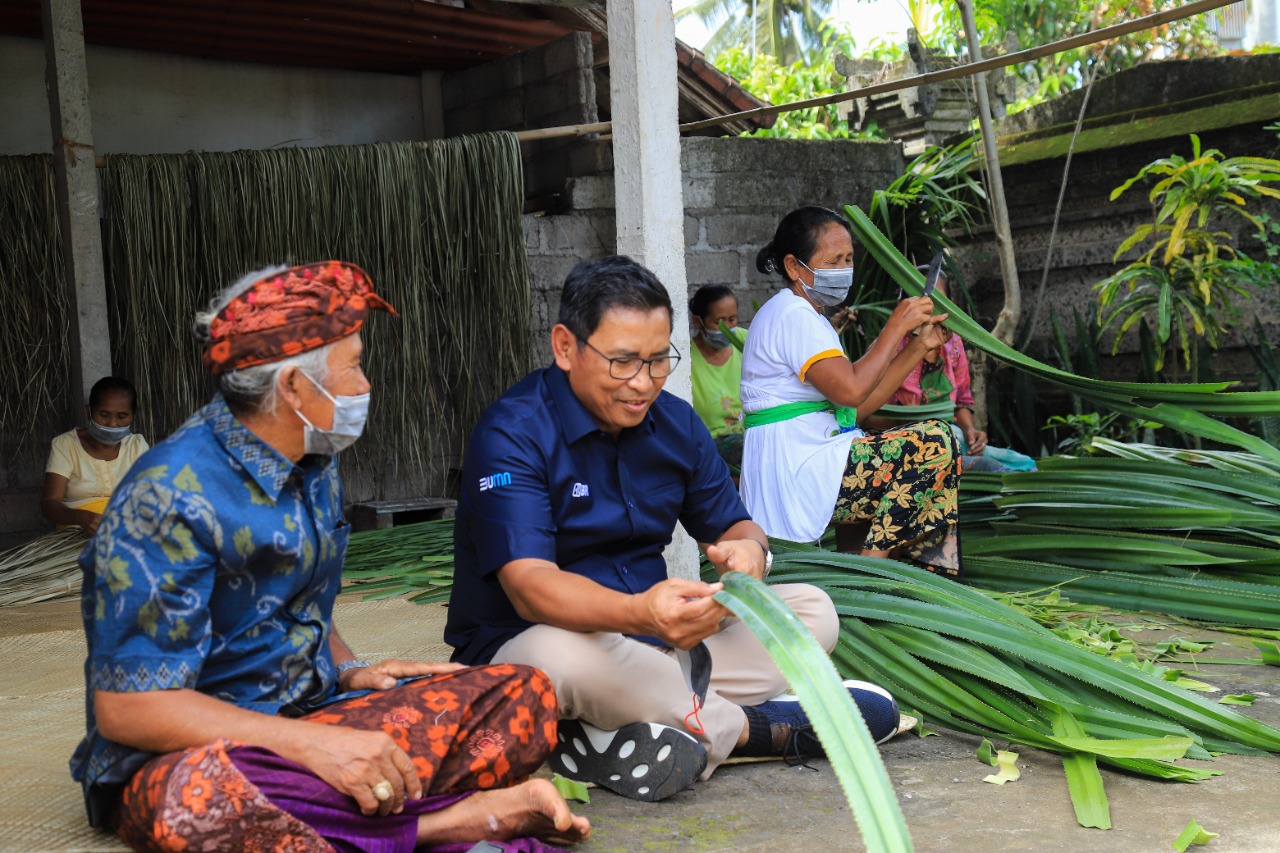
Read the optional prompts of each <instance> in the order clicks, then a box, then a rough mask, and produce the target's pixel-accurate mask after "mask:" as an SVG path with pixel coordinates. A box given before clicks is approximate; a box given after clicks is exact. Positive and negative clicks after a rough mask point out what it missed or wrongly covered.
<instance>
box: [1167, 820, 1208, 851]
mask: <svg viewBox="0 0 1280 853" xmlns="http://www.w3.org/2000/svg"><path fill="white" fill-rule="evenodd" d="M1217 837H1218V833H1216V832H1209V831H1208V830H1207V829H1205V828H1204V827H1203V826H1201V825H1200V824H1198V823H1196V822H1195V821H1194V820H1193V821H1191V822H1190V823H1188V824H1187V828H1186V829H1184V830H1182V834H1181V835H1179V836H1178V837H1177V838H1176V839H1175V840H1174V842H1173V849H1174V850H1177V851H1178V853H1186V850H1187V848H1188V847H1190V846H1191V845H1192V844H1208V843H1209V839H1210V838H1217Z"/></svg>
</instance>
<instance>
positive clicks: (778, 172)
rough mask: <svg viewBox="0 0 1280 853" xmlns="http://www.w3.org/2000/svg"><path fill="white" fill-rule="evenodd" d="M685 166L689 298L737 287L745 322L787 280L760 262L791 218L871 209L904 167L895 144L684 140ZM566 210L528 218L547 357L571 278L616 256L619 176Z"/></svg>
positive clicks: (578, 182) (539, 333) (596, 181)
mask: <svg viewBox="0 0 1280 853" xmlns="http://www.w3.org/2000/svg"><path fill="white" fill-rule="evenodd" d="M595 144H597V145H607V143H604V142H598V143H595ZM681 166H682V170H683V174H684V181H683V196H684V209H685V217H684V228H685V231H684V242H685V271H686V274H687V276H688V282H689V291H690V292H691V293H692V292H693V291H694V290H696V289H697V288H698V287H699V286H701V285H704V284H728V285H731V286H732V287H733V288H734V289H735V290H736V291H737V293H738V303H739V309H740V314H739V316H740V318H741V319H742V320H744V321H749V320H750V318H751V316H752V314H753V313H754V311H753V310H752V300H756V301H759V302H761V303H763V302H764V301H765V300H767V299H768V298H769V297H770V296H772V295H773V294H774V293H775V292H776V291H777V289H778V286H779V283H780V281H781V279H779V278H778V277H777V276H766V275H764V274H762V273H758V272H756V266H755V260H756V254H757V253H758V252H759V251H760V249H761V247H763V246H764V244H765V243H767V242H768V241H769V240H770V239H771V238H772V237H773V232H774V229H775V228H776V227H777V224H778V221H779V220H780V219H781V218H782V217H783V215H784V214H786V213H787V212H788V211H790V210H792V209H794V208H796V207H799V206H800V205H803V204H821V205H826V206H828V207H833V208H837V209H839V208H840V207H841V206H842V205H844V204H850V203H856V204H860V205H864V206H865V205H866V204H867V203H869V201H870V199H871V194H872V192H873V191H874V190H876V189H878V188H880V187H883V186H885V185H886V184H888V183H889V182H890V181H892V180H893V179H894V178H895V177H897V176H898V175H899V174H901V172H902V166H903V163H902V153H901V149H900V147H899V146H898V144H897V143H893V142H867V141H862V140H841V141H832V142H815V141H808V140H780V139H738V138H713V137H691V138H688V139H684V140H682V141H681ZM562 206H563V210H562V211H561V212H558V213H554V214H551V213H548V214H536V215H526V216H525V236H526V246H527V249H528V252H529V264H530V269H531V272H532V276H533V288H534V317H535V335H536V340H539V341H541V342H542V343H541V344H540V346H541V347H542V350H541V352H542V353H544V354H545V353H546V343H545V342H546V341H547V335H548V332H549V330H550V327H551V325H552V323H553V322H554V318H555V316H556V313H557V312H558V310H559V298H560V296H559V293H560V287H561V285H563V283H564V278H565V276H566V275H567V274H568V272H569V270H570V269H571V268H572V267H573V265H574V264H575V263H577V262H578V261H579V260H582V259H587V258H595V257H599V256H601V255H606V254H609V253H612V252H614V251H616V234H615V228H614V210H615V201H614V189H613V176H612V174H603V175H592V176H585V177H578V178H574V179H571V180H569V181H568V183H567V186H566V189H565V193H564V197H563V205H562Z"/></svg>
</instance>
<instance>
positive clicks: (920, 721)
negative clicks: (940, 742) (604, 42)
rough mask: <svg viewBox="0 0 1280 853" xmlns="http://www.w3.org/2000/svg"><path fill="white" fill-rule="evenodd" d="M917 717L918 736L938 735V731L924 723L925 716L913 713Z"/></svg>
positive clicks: (916, 729) (916, 730)
mask: <svg viewBox="0 0 1280 853" xmlns="http://www.w3.org/2000/svg"><path fill="white" fill-rule="evenodd" d="M912 716H914V717H915V718H916V728H915V732H916V737H938V733H937V732H935V731H934V730H933V729H931V728H929V727H928V726H926V725H925V724H924V717H922V716H920V715H919V714H913V715H912Z"/></svg>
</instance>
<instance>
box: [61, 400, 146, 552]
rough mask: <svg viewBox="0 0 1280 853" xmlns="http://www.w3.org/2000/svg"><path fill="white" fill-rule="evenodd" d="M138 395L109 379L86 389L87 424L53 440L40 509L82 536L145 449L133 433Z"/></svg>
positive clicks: (93, 528)
mask: <svg viewBox="0 0 1280 853" xmlns="http://www.w3.org/2000/svg"><path fill="white" fill-rule="evenodd" d="M137 405H138V391H137V389H136V388H134V387H133V383H132V382H130V381H129V380H127V379H121V378H119V377H116V376H107V377H104V378H102V379H99V380H98V381H97V382H95V383H94V385H93V388H92V389H91V390H90V391H89V405H88V407H87V409H88V415H89V420H88V423H87V424H86V425H85V426H82V427H76V428H74V429H70V430H68V431H67V432H64V433H62V435H59V436H57V437H55V438H54V439H53V444H52V446H51V447H50V449H49V461H48V463H47V464H46V465H45V475H44V494H43V495H42V496H41V499H40V510H41V512H42V513H43V514H44V517H45V518H47V519H48V520H49V521H52V522H53V523H54V524H57V525H59V526H60V527H76V526H78V527H79V528H80V529H81V530H83V531H84V532H85V535H87V536H92V535H93V533H94V531H96V530H97V529H98V521H99V519H101V517H102V511H103V510H105V509H106V508H107V499H108V498H110V497H111V490H112V489H114V488H115V485H116V483H118V482H120V480H121V478H122V477H124V475H125V473H126V472H128V470H129V468H130V467H131V466H132V465H133V463H134V462H135V461H136V460H137V459H138V457H139V456H141V455H142V454H143V453H145V452H146V450H147V442H146V439H144V438H143V437H142V436H140V435H138V434H136V433H134V432H133V416H134V411H135V410H136V409H137Z"/></svg>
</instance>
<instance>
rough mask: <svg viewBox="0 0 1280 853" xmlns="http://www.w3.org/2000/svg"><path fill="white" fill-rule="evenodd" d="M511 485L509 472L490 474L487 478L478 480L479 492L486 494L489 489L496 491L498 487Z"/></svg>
mask: <svg viewBox="0 0 1280 853" xmlns="http://www.w3.org/2000/svg"><path fill="white" fill-rule="evenodd" d="M509 485H511V472H510V471H503V472H502V473H500V474H490V475H489V476H488V477H481V478H480V491H482V492H487V491H488V490H489V489H496V488H498V486H509Z"/></svg>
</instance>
